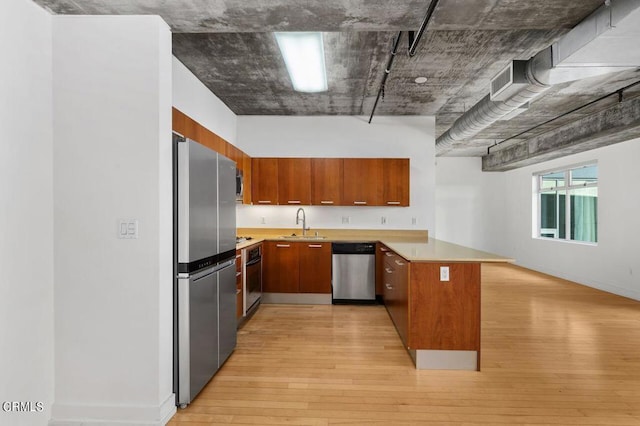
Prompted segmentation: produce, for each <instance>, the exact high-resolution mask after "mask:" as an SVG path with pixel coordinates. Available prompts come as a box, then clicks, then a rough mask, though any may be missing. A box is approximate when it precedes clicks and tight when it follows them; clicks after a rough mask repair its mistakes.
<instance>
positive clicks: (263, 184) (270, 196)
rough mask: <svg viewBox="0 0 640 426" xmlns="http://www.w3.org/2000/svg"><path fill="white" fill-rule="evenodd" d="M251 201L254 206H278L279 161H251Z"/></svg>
mask: <svg viewBox="0 0 640 426" xmlns="http://www.w3.org/2000/svg"><path fill="white" fill-rule="evenodd" d="M251 199H252V202H253V204H273V205H275V204H278V159H277V158H253V159H251Z"/></svg>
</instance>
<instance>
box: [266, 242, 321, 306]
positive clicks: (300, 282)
mask: <svg viewBox="0 0 640 426" xmlns="http://www.w3.org/2000/svg"><path fill="white" fill-rule="evenodd" d="M262 264H263V281H262V291H264V292H265V293H331V243H327V242H306V241H305V242H303V241H299V242H297V241H296V242H288V241H267V242H265V243H264V255H263V259H262Z"/></svg>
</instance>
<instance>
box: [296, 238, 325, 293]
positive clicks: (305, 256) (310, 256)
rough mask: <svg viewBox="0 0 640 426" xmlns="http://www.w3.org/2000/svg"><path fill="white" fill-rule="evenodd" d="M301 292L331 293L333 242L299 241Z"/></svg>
mask: <svg viewBox="0 0 640 426" xmlns="http://www.w3.org/2000/svg"><path fill="white" fill-rule="evenodd" d="M298 245H299V256H300V293H331V243H316V242H312V243H306V242H305V243H302V242H301V243H298Z"/></svg>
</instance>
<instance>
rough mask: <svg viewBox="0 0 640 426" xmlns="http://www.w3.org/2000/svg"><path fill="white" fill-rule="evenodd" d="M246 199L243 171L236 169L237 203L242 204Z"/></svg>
mask: <svg viewBox="0 0 640 426" xmlns="http://www.w3.org/2000/svg"><path fill="white" fill-rule="evenodd" d="M243 197H244V181H243V178H242V170H240V169H236V202H238V203H242V199H243Z"/></svg>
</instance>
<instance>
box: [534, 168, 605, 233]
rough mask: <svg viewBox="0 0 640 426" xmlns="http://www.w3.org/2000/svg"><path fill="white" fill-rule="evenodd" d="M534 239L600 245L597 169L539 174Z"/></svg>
mask: <svg viewBox="0 0 640 426" xmlns="http://www.w3.org/2000/svg"><path fill="white" fill-rule="evenodd" d="M533 177H534V180H535V182H536V184H535V188H536V193H537V197H536V198H537V205H536V207H535V208H534V214H535V215H537V219H538V220H537V229H536V230H535V231H534V236H535V237H539V238H553V239H559V240H569V241H582V242H587V243H596V242H598V165H597V164H595V163H591V164H586V165H581V166H574V167H571V168H569V169H566V170H554V171H550V172H542V173H536V174H535V175H534V176H533Z"/></svg>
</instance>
